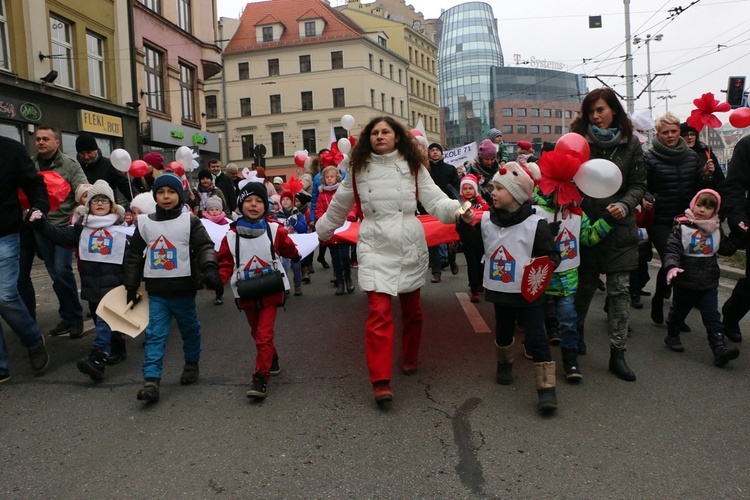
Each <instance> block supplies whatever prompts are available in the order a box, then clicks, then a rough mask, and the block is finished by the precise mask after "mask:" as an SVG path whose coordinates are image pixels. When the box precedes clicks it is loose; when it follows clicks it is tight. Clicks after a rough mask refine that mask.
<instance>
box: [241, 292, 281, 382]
mask: <svg viewBox="0 0 750 500" xmlns="http://www.w3.org/2000/svg"><path fill="white" fill-rule="evenodd" d="M245 316H247V322H248V323H249V324H250V334H251V335H252V336H253V339H254V340H255V346H256V347H257V349H258V355H257V356H256V357H255V371H254V372H253V375H256V374H257V375H260V376H263V377H265V378H268V377H269V376H270V375H271V374H270V371H271V361H273V355H274V354H276V347H275V346H274V345H273V336H274V331H273V325H274V323H275V322H276V307H275V306H271V307H264V308H263V309H255V308H253V309H245Z"/></svg>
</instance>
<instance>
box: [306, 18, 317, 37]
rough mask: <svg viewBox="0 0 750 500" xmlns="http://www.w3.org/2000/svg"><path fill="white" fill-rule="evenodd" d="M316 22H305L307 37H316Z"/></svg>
mask: <svg viewBox="0 0 750 500" xmlns="http://www.w3.org/2000/svg"><path fill="white" fill-rule="evenodd" d="M315 35H317V32H316V31H315V21H305V36H315Z"/></svg>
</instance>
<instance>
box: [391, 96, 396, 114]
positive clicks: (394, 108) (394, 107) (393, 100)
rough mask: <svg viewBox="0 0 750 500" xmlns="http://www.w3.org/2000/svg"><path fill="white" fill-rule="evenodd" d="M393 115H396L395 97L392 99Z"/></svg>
mask: <svg viewBox="0 0 750 500" xmlns="http://www.w3.org/2000/svg"><path fill="white" fill-rule="evenodd" d="M391 114H392V115H395V114H396V98H395V97H391Z"/></svg>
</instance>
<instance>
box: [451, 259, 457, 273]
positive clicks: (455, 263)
mask: <svg viewBox="0 0 750 500" xmlns="http://www.w3.org/2000/svg"><path fill="white" fill-rule="evenodd" d="M451 274H452V275H454V276H455V275H457V274H458V263H457V262H451Z"/></svg>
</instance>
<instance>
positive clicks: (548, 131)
mask: <svg viewBox="0 0 750 500" xmlns="http://www.w3.org/2000/svg"><path fill="white" fill-rule="evenodd" d="M542 133H543V134H551V133H552V127H550V126H549V125H542Z"/></svg>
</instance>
